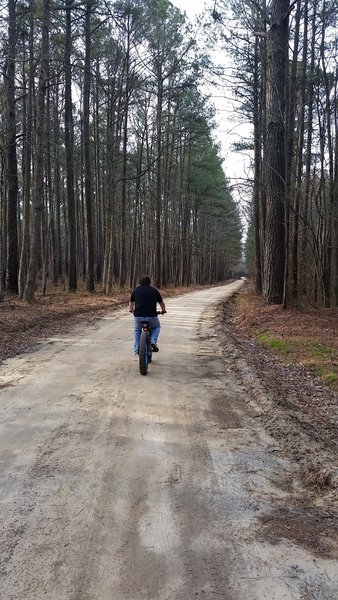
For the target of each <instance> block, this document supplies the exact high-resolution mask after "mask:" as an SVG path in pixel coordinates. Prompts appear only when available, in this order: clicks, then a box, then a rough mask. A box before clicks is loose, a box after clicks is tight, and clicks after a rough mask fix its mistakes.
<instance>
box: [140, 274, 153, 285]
mask: <svg viewBox="0 0 338 600" xmlns="http://www.w3.org/2000/svg"><path fill="white" fill-rule="evenodd" d="M150 283H151V279H150V277H148V275H146V276H145V277H141V279H140V284H141V285H150Z"/></svg>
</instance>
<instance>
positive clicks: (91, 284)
mask: <svg viewBox="0 0 338 600" xmlns="http://www.w3.org/2000/svg"><path fill="white" fill-rule="evenodd" d="M91 11H92V0H87V3H86V16H85V46H86V53H85V70H84V88H83V159H84V180H85V198H86V203H85V206H86V238H87V267H86V290H87V292H93V291H94V290H95V264H94V262H95V251H94V228H93V189H92V188H93V186H92V168H91V156H90V124H89V104H90V61H91V39H90V34H91V31H90V30H91Z"/></svg>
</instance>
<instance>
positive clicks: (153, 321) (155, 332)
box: [134, 317, 161, 352]
mask: <svg viewBox="0 0 338 600" xmlns="http://www.w3.org/2000/svg"><path fill="white" fill-rule="evenodd" d="M143 321H148V323H149V331H150V341H151V343H152V344H156V343H157V338H158V336H159V333H160V329H161V325H160V320H159V318H158V317H134V352H138V349H139V347H140V335H141V329H142V322H143Z"/></svg>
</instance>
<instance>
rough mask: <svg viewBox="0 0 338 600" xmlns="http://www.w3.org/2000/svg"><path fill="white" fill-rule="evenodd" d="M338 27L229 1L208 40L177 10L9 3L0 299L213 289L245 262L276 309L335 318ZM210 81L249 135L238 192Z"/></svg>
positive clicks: (315, 0)
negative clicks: (218, 58) (138, 288)
mask: <svg viewBox="0 0 338 600" xmlns="http://www.w3.org/2000/svg"><path fill="white" fill-rule="evenodd" d="M337 15H338V5H337V2H336V1H335V0H298V1H297V0H296V1H293V2H290V0H271V2H268V1H266V0H264V1H263V2H259V3H258V2H256V1H255V0H229V1H226V0H216V1H215V2H214V1H212V2H211V1H210V2H205V6H204V11H203V12H201V14H200V16H199V27H198V29H197V30H198V32H199V34H198V35H196V29H194V27H193V25H192V23H191V22H190V21H189V20H188V18H187V17H186V15H185V14H184V13H182V12H181V11H180V10H179V9H178V8H177V7H175V6H174V5H173V4H172V3H171V2H169V1H168V0H118V1H112V0H84V1H81V0H79V1H77V0H8V1H6V2H4V1H3V0H1V20H0V28H1V40H0V44H1V73H2V75H1V83H0V107H1V110H0V119H1V121H0V182H1V183H0V186H1V187H0V296H2V297H3V294H4V292H10V293H13V294H16V295H19V297H20V298H22V299H23V300H24V301H26V302H28V303H30V302H32V300H33V299H34V296H35V293H36V290H37V289H39V290H42V292H43V293H45V292H46V290H47V289H48V288H49V287H53V286H54V287H55V286H64V289H65V290H67V291H69V292H74V291H76V290H77V289H78V288H79V286H82V287H83V286H84V288H85V289H86V290H87V291H89V292H92V291H94V290H100V291H103V292H104V293H105V294H110V293H111V292H112V289H113V288H114V286H118V287H119V288H121V289H124V288H130V287H132V286H133V285H134V284H135V282H136V281H137V279H138V278H139V276H140V274H142V273H143V274H144V273H149V274H150V275H151V276H152V278H153V280H154V282H155V283H156V285H157V286H164V285H173V286H178V285H182V286H189V285H191V284H208V285H211V284H214V283H217V282H223V281H225V280H227V279H229V278H232V277H236V276H238V274H239V272H240V271H241V272H242V273H243V261H245V264H246V266H245V272H246V273H247V274H249V275H250V276H251V277H252V278H253V280H254V282H255V286H256V290H257V292H258V293H261V294H262V296H263V299H264V302H265V303H267V304H284V305H285V306H286V305H297V304H298V303H300V302H304V301H307V302H312V303H316V304H318V305H321V306H331V307H332V306H336V305H337V298H338V175H337V173H338V149H337V147H338V145H337V137H338V101H337V87H338V69H337ZM216 43H217V45H218V47H219V48H220V49H221V53H223V56H224V57H227V61H228V63H229V64H230V65H231V67H227V68H226V69H223V70H222V67H220V66H219V65H216V64H215V63H214V62H213V60H212V59H211V58H210V56H212V53H210V52H209V50H210V49H211V48H212V47H213V45H214V44H216ZM210 80H213V82H214V84H215V86H217V85H218V86H219V88H220V89H223V90H224V89H225V86H227V95H228V96H230V95H231V97H232V106H233V119H234V120H237V121H238V122H239V123H240V122H242V123H243V124H244V123H246V125H247V135H245V136H243V138H242V139H241V141H240V142H238V143H237V144H236V148H235V149H236V150H237V151H238V152H242V153H246V154H247V155H248V156H249V159H250V164H249V168H248V170H247V172H246V173H245V175H243V177H242V178H241V181H240V182H239V181H237V182H236V181H235V182H234V181H230V180H229V179H228V178H227V161H226V159H224V157H222V153H221V147H220V144H219V143H218V141H217V135H216V132H215V130H216V121H215V116H216V115H215V108H214V107H213V104H212V102H211V99H210V98H209V97H208V93H207V92H205V91H204V90H205V86H204V83H205V82H206V81H208V82H210ZM239 192H240V193H239Z"/></svg>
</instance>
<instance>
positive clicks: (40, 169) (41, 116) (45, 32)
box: [24, 0, 50, 302]
mask: <svg viewBox="0 0 338 600" xmlns="http://www.w3.org/2000/svg"><path fill="white" fill-rule="evenodd" d="M42 11H43V12H42V41H41V58H40V73H39V85H38V113H37V123H36V156H37V165H36V173H35V179H36V185H35V191H34V203H33V207H34V216H33V229H32V237H31V244H30V257H29V268H28V276H27V283H26V287H25V291H24V300H25V301H26V302H32V301H33V300H34V294H35V287H36V278H37V270H38V260H39V252H40V250H41V216H42V210H43V206H44V160H43V157H44V155H45V151H46V135H45V110H46V109H45V102H46V92H47V82H48V67H49V15H50V0H43V9H42Z"/></svg>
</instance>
